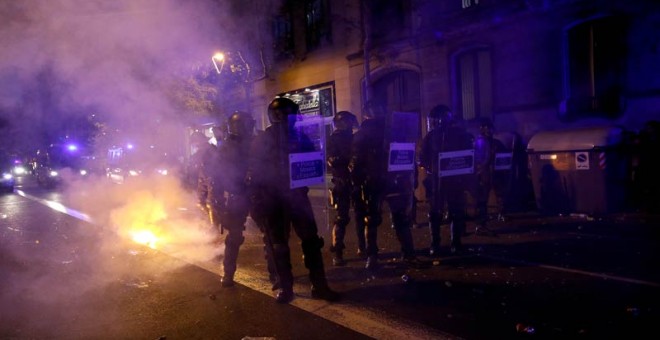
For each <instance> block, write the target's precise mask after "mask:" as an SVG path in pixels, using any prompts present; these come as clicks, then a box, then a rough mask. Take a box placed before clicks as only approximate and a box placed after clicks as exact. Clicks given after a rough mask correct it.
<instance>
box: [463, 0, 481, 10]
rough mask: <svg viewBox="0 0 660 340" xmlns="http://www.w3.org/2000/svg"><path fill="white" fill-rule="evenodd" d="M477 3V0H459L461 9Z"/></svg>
mask: <svg viewBox="0 0 660 340" xmlns="http://www.w3.org/2000/svg"><path fill="white" fill-rule="evenodd" d="M478 4H479V0H461V6H462V8H463V9H466V8H470V7H474V6H476V5H478Z"/></svg>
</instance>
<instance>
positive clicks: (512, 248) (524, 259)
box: [239, 195, 660, 339]
mask: <svg viewBox="0 0 660 340" xmlns="http://www.w3.org/2000/svg"><path fill="white" fill-rule="evenodd" d="M323 198H324V197H323V196H322V195H313V196H312V200H313V204H314V208H315V213H316V216H317V221H318V222H319V229H320V233H321V234H322V236H323V237H324V239H325V240H326V246H325V247H324V250H323V251H324V256H325V263H326V273H327V276H328V280H329V282H330V285H331V286H332V287H333V288H334V289H336V290H338V291H339V292H341V293H342V294H343V299H342V301H341V302H339V303H337V304H327V303H324V302H319V301H316V300H311V299H308V297H309V296H308V295H309V281H308V279H307V271H306V269H305V268H304V266H303V265H302V261H300V260H299V259H301V256H302V254H301V251H300V247H299V246H298V245H299V240H298V239H297V237H296V236H295V235H294V234H292V237H291V242H290V244H291V250H292V262H293V266H294V269H293V270H294V275H295V277H296V286H295V291H296V294H297V295H298V298H296V299H295V300H294V303H293V304H294V305H296V306H298V307H300V308H303V309H305V310H308V311H310V312H314V313H316V314H318V315H321V316H323V317H325V318H327V319H329V320H331V321H334V322H337V323H340V324H342V325H345V326H347V327H349V328H352V329H354V330H357V331H359V332H361V333H363V334H366V335H369V336H372V337H376V338H401V337H408V338H469V339H481V338H483V339H492V338H511V337H516V336H520V335H521V332H522V331H524V329H525V327H527V326H525V325H532V326H533V327H534V328H535V330H534V332H535V333H536V334H537V335H538V336H540V337H549V338H556V337H574V336H577V335H579V334H589V336H604V337H605V336H607V337H609V336H611V335H613V336H616V335H621V336H623V335H625V336H626V337H630V336H631V335H634V334H639V335H641V334H642V333H641V331H642V330H648V331H650V332H652V333H653V334H657V335H660V334H659V332H658V330H657V329H655V328H654V324H653V323H652V322H650V320H653V319H654V318H656V319H660V313H659V311H660V273H659V272H658V271H657V268H660V254H659V252H658V251H657V249H660V248H659V246H660V245H659V244H658V243H659V242H658V240H660V237H658V236H659V234H658V233H659V232H658V230H660V229H658V228H656V227H655V226H658V224H657V222H658V221H660V219H659V218H658V216H647V215H643V214H613V215H610V216H604V217H600V218H591V217H588V216H579V215H575V216H550V217H548V216H540V215H538V214H535V213H524V214H514V215H511V216H510V219H509V220H507V221H506V222H496V223H492V225H490V228H491V229H492V230H494V231H495V232H496V234H497V236H483V235H474V234H473V231H474V223H472V222H469V223H468V227H467V236H465V237H464V239H463V243H464V244H465V246H466V251H465V253H463V254H461V255H458V256H453V255H450V254H449V252H448V248H449V247H448V243H449V231H448V228H447V227H446V226H443V227H442V234H443V238H442V250H443V251H444V252H443V254H441V256H440V257H439V258H429V257H427V256H426V254H428V246H429V244H430V236H429V232H428V229H427V228H426V227H421V228H414V229H413V237H414V241H415V247H416V249H417V251H418V254H419V255H420V257H421V258H423V259H426V260H428V261H429V263H430V264H431V267H430V268H428V269H421V270H411V269H408V268H407V267H406V266H405V265H404V263H402V262H401V261H400V258H399V257H400V246H399V243H398V241H397V240H396V237H395V235H394V232H393V230H392V229H391V228H390V225H391V223H390V220H389V217H388V211H387V208H386V207H385V209H384V211H383V213H384V216H383V217H384V220H383V223H382V225H381V227H380V229H379V248H380V253H379V257H380V260H381V263H382V266H381V268H380V270H378V271H377V272H368V271H366V270H365V269H364V264H365V261H364V259H361V258H358V256H357V255H356V253H355V251H356V250H357V246H356V237H355V232H354V230H355V229H354V225H353V223H351V224H350V225H349V226H348V230H347V233H346V245H347V249H346V255H345V257H346V259H347V261H348V264H347V266H345V267H334V266H332V261H331V254H330V253H329V251H328V248H329V246H328V245H329V240H330V239H331V232H330V225H329V222H328V221H329V218H327V217H326V213H327V209H326V208H327V207H326V205H325V204H324V203H325V202H321V201H320V200H322V199H323ZM425 209H426V206H425V204H424V203H420V204H419V206H418V214H417V216H418V221H417V222H419V223H420V225H422V226H423V225H424V222H426V218H425V215H426V210H425ZM248 229H252V228H248ZM250 239H251V240H250V241H246V245H244V247H243V248H242V251H244V252H245V253H249V254H250V255H247V256H243V255H241V259H240V260H239V261H241V263H239V268H246V267H249V268H250V269H249V271H246V272H245V273H248V272H249V275H246V276H245V277H247V276H252V277H254V276H256V277H259V276H260V277H262V278H263V279H261V281H260V280H258V279H257V280H255V279H254V278H253V279H251V280H253V282H252V284H254V281H260V282H261V283H260V284H261V289H262V291H263V292H265V293H267V294H269V293H270V292H269V290H268V284H267V281H266V280H265V275H264V273H265V266H264V265H263V256H262V253H261V251H262V250H261V245H260V239H259V238H257V237H251V238H250ZM246 258H250V259H251V260H246ZM297 259H298V260H297ZM249 261H252V262H251V263H247V262H249ZM246 280H250V279H247V278H246ZM241 283H243V282H241ZM631 311H633V312H631ZM637 311H641V312H637ZM632 314H636V315H632ZM382 320H386V321H382ZM532 326H530V327H532ZM631 329H632V332H633V333H630V332H631Z"/></svg>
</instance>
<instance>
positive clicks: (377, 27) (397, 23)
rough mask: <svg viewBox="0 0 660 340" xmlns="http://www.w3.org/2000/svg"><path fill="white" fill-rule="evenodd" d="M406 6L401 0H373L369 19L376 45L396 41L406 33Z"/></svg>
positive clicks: (370, 5)
mask: <svg viewBox="0 0 660 340" xmlns="http://www.w3.org/2000/svg"><path fill="white" fill-rule="evenodd" d="M406 13H407V10H406V6H405V4H404V3H403V1H401V0H371V2H369V17H370V21H369V23H370V24H371V28H370V30H371V38H372V39H373V40H374V43H378V42H383V41H387V40H388V39H394V38H396V37H398V36H400V35H402V34H403V33H406V20H405V19H406V17H405V16H406Z"/></svg>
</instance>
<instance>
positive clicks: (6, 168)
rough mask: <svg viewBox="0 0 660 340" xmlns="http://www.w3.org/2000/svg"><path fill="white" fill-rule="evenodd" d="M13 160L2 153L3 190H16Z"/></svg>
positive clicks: (1, 182)
mask: <svg viewBox="0 0 660 340" xmlns="http://www.w3.org/2000/svg"><path fill="white" fill-rule="evenodd" d="M13 165H14V164H13V162H11V160H10V159H9V157H8V156H7V155H4V154H2V155H0V175H1V176H2V177H0V190H2V192H12V191H14V186H15V185H16V179H15V178H14V175H13V173H12V172H13Z"/></svg>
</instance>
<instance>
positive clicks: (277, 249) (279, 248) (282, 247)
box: [273, 243, 289, 256]
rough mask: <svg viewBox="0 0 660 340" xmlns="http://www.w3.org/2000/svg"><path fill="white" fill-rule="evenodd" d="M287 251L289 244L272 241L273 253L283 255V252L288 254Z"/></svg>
mask: <svg viewBox="0 0 660 340" xmlns="http://www.w3.org/2000/svg"><path fill="white" fill-rule="evenodd" d="M288 253H289V246H288V245H286V244H281V243H274V244H273V255H275V256H277V255H283V254H288Z"/></svg>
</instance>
